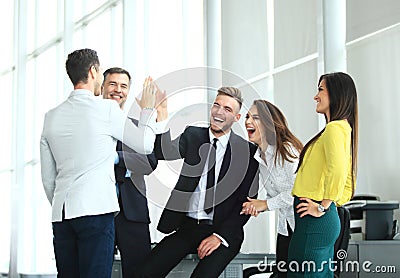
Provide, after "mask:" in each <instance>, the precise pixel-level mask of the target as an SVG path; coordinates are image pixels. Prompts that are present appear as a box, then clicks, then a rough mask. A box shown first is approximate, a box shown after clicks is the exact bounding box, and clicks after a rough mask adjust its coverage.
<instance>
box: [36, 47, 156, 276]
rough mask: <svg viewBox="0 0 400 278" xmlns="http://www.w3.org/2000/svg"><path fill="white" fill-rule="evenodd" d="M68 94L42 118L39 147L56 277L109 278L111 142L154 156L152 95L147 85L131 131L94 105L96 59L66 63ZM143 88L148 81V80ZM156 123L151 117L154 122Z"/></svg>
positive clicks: (84, 55) (111, 104)
mask: <svg viewBox="0 0 400 278" xmlns="http://www.w3.org/2000/svg"><path fill="white" fill-rule="evenodd" d="M66 70H67V73H68V76H69V78H70V79H71V81H72V84H73V86H74V90H73V91H72V92H71V94H70V95H69V97H68V99H67V100H66V101H64V102H63V103H61V104H60V105H59V106H57V107H56V108H54V109H52V110H50V111H49V112H47V113H46V115H45V119H44V125H43V132H42V136H41V140H40V158H41V171H42V181H43V186H44V190H45V193H46V195H47V198H48V200H49V202H50V203H51V205H52V224H53V235H54V239H53V244H54V250H55V256H56V265H57V271H58V277H81V278H83V277H96V278H101V277H107V278H108V277H111V271H112V262H113V251H114V214H115V212H117V211H119V206H118V200H117V196H116V194H115V178H114V158H115V147H116V140H117V139H118V140H121V141H123V142H124V143H125V144H126V145H127V146H129V147H130V148H132V149H134V150H135V151H137V152H139V153H144V154H148V153H151V152H152V151H153V144H154V140H155V135H154V131H153V129H152V128H150V126H151V125H152V124H153V123H155V116H156V115H155V114H156V113H153V112H154V111H155V110H154V109H153V108H154V106H155V89H154V86H153V84H151V82H150V81H148V83H147V84H146V85H148V86H146V87H145V89H144V91H143V95H142V99H141V102H142V103H145V107H146V109H143V110H142V111H141V114H140V119H139V124H138V126H135V125H134V124H132V122H131V121H130V120H127V117H126V115H124V114H123V112H122V111H121V109H120V108H119V106H118V104H117V103H116V102H115V101H111V100H107V99H102V98H96V97H95V96H97V95H99V94H100V93H101V85H102V82H103V73H102V71H101V68H100V62H99V58H98V56H97V53H96V51H94V50H91V49H80V50H76V51H74V52H72V53H70V54H69V55H68V59H67V61H66ZM148 80H149V79H148ZM153 115H154V116H153Z"/></svg>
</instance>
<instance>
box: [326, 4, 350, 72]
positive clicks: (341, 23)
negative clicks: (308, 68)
mask: <svg viewBox="0 0 400 278" xmlns="http://www.w3.org/2000/svg"><path fill="white" fill-rule="evenodd" d="M322 5H323V7H322V12H323V42H324V49H323V51H324V70H325V72H333V71H346V69H347V62H346V0H335V1H331V0H323V4H322Z"/></svg>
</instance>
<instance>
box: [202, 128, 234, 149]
mask: <svg viewBox="0 0 400 278" xmlns="http://www.w3.org/2000/svg"><path fill="white" fill-rule="evenodd" d="M208 134H209V136H210V143H211V144H212V143H213V141H214V138H216V137H215V136H214V134H212V132H211V130H210V129H208ZM230 136H231V131H229V132H228V133H225V134H224V135H222V136H221V137H219V138H218V142H219V143H220V145H222V147H223V148H224V149H225V148H226V146H227V145H228V141H229V137H230Z"/></svg>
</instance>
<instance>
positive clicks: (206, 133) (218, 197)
mask: <svg viewBox="0 0 400 278" xmlns="http://www.w3.org/2000/svg"><path fill="white" fill-rule="evenodd" d="M241 104H242V97H241V92H240V91H239V90H238V89H236V88H232V87H222V88H220V89H219V90H218V95H217V97H216V99H215V102H214V104H213V106H212V107H211V115H210V126H209V128H203V127H194V126H189V127H187V128H186V129H185V131H184V132H183V133H182V134H181V135H180V136H178V137H177V138H176V139H175V140H171V137H170V132H166V133H164V134H161V135H157V137H156V142H155V149H154V151H155V153H156V156H157V158H158V159H165V160H175V159H180V158H183V159H184V163H183V166H182V169H181V173H180V176H179V179H178V182H177V184H176V185H175V188H174V190H173V191H172V193H171V195H170V198H169V200H168V202H167V205H166V207H165V209H164V211H163V213H162V215H161V218H160V221H159V223H158V230H159V231H161V232H163V233H172V234H170V235H167V236H166V237H165V238H163V240H161V242H160V243H159V244H157V245H156V247H155V248H154V249H153V250H152V251H151V253H150V254H149V256H147V258H146V259H145V261H144V263H143V265H142V267H141V268H140V269H139V271H138V272H137V274H136V277H165V276H167V275H168V273H169V272H170V271H171V270H172V269H173V268H174V267H175V266H176V265H177V264H178V263H179V262H180V261H181V260H182V258H184V257H185V256H186V255H187V254H190V253H197V254H198V256H199V258H200V262H199V263H198V264H197V266H196V267H195V269H194V271H193V273H192V276H191V277H201V278H204V277H207V278H209V277H218V276H219V275H220V274H221V273H222V272H223V271H224V269H225V267H226V266H227V265H228V264H229V262H230V261H231V260H232V259H233V258H234V257H235V256H236V255H237V254H238V252H239V251H240V247H241V245H242V242H243V238H244V235H243V234H244V233H243V226H244V225H245V223H246V222H247V221H248V219H249V217H248V216H245V215H243V214H240V212H241V208H242V203H243V202H245V201H246V200H247V199H246V197H247V196H249V195H250V196H252V195H256V193H257V189H258V188H257V186H258V174H257V171H258V163H257V161H256V160H255V159H254V153H255V151H256V147H255V146H254V145H253V144H251V143H249V142H248V141H246V140H244V139H243V138H242V137H240V136H238V135H236V134H235V133H234V132H233V131H232V130H231V127H232V125H233V124H234V123H235V122H237V121H238V120H239V118H240V114H239V111H240V108H241ZM166 109H167V108H166V101H164V104H163V105H161V107H159V108H157V110H158V117H157V120H165V118H166V116H167V111H166ZM250 189H251V192H254V194H251V193H250Z"/></svg>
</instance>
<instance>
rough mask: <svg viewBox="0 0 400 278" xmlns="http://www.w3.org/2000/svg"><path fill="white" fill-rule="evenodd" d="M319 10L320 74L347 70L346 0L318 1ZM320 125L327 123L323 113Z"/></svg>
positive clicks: (321, 126)
mask: <svg viewBox="0 0 400 278" xmlns="http://www.w3.org/2000/svg"><path fill="white" fill-rule="evenodd" d="M318 10H319V14H320V16H319V18H318V27H319V32H318V35H319V39H318V54H319V55H318V56H319V58H318V75H321V74H324V73H329V72H334V71H346V70H347V60H346V0H335V1H331V0H323V1H322V2H319V1H318ZM318 125H319V128H320V129H322V128H324V127H325V125H326V123H325V118H324V117H323V116H321V115H320V116H319V122H318Z"/></svg>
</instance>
